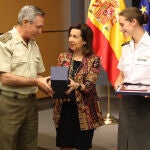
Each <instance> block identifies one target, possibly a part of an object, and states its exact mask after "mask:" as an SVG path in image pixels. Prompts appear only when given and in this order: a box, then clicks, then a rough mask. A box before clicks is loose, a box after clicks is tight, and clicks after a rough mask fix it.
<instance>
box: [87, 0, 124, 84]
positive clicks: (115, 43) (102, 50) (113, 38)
mask: <svg viewBox="0 0 150 150" xmlns="http://www.w3.org/2000/svg"><path fill="white" fill-rule="evenodd" d="M124 8H125V3H124V1H123V0H91V3H90V5H89V9H88V17H87V24H88V25H89V26H90V27H91V29H92V30H93V32H94V41H93V49H94V51H95V52H96V54H97V55H98V56H99V57H100V58H101V65H102V67H103V68H104V70H105V71H106V72H107V75H108V79H109V81H110V82H111V83H112V85H114V83H115V81H116V78H117V76H118V73H119V70H118V69H117V65H118V61H119V58H120V55H121V45H122V44H123V43H124V41H125V39H124V37H123V34H122V33H121V32H120V29H119V28H120V27H119V23H118V17H119V16H118V13H119V12H120V11H121V10H123V9H124Z"/></svg>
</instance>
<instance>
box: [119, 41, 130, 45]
mask: <svg viewBox="0 0 150 150" xmlns="http://www.w3.org/2000/svg"><path fill="white" fill-rule="evenodd" d="M129 43H130V41H128V42H124V43H123V44H122V45H121V46H124V45H127V44H129Z"/></svg>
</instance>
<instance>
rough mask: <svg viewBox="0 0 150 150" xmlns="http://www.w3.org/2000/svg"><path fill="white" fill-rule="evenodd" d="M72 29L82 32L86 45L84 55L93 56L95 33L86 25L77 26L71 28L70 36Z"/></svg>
mask: <svg viewBox="0 0 150 150" xmlns="http://www.w3.org/2000/svg"><path fill="white" fill-rule="evenodd" d="M72 29H78V30H80V31H81V37H82V40H83V41H85V45H84V47H83V55H85V56H89V55H91V54H93V49H92V43H93V31H92V29H91V28H90V27H89V26H88V25H87V24H85V23H83V24H76V25H73V26H71V27H70V28H69V35H70V32H71V30H72Z"/></svg>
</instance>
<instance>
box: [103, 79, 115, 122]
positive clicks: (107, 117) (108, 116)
mask: <svg viewBox="0 0 150 150" xmlns="http://www.w3.org/2000/svg"><path fill="white" fill-rule="evenodd" d="M107 95H108V96H107V97H108V104H107V114H106V115H105V116H104V124H106V125H109V124H117V123H118V119H116V118H115V117H113V116H112V115H111V114H110V83H109V81H108V86H107Z"/></svg>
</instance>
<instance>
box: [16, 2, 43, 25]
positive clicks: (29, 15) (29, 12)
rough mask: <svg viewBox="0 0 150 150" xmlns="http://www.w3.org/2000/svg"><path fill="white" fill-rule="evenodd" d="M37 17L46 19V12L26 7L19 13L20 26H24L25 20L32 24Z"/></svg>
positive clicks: (33, 7) (31, 6)
mask: <svg viewBox="0 0 150 150" xmlns="http://www.w3.org/2000/svg"><path fill="white" fill-rule="evenodd" d="M37 15H39V16H42V17H45V12H44V11H43V10H41V9H40V8H38V7H36V6H33V5H25V6H23V7H22V8H21V10H20V11H19V14H18V24H22V22H23V20H28V21H29V22H30V23H32V22H34V19H35V17H36V16H37Z"/></svg>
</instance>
